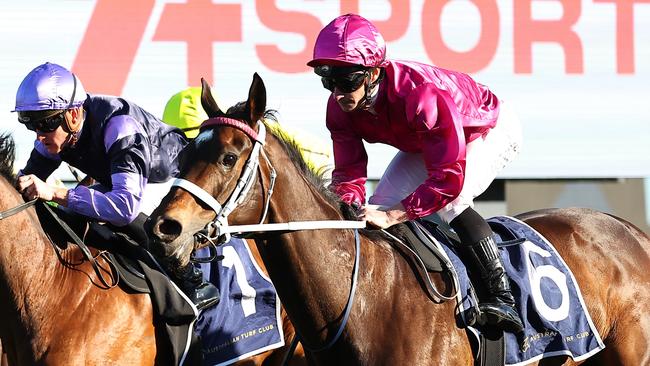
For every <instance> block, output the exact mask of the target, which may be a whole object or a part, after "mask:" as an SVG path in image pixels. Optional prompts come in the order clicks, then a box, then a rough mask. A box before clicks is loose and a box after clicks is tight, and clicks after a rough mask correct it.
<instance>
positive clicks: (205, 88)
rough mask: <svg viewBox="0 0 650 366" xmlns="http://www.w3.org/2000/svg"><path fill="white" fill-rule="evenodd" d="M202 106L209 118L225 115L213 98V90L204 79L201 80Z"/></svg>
mask: <svg viewBox="0 0 650 366" xmlns="http://www.w3.org/2000/svg"><path fill="white" fill-rule="evenodd" d="M201 106H203V110H204V111H205V113H206V114H207V115H208V117H216V116H218V115H220V114H223V113H222V112H221V109H219V106H218V105H217V102H216V101H215V100H214V97H213V96H212V88H210V84H208V82H207V81H205V79H204V78H201Z"/></svg>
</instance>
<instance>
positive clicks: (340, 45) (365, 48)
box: [307, 14, 387, 67]
mask: <svg viewBox="0 0 650 366" xmlns="http://www.w3.org/2000/svg"><path fill="white" fill-rule="evenodd" d="M386 64H387V62H386V42H385V41H384V37H382V36H381V34H380V33H379V31H378V30H377V28H375V26H374V25H373V24H372V23H370V21H368V20H367V19H366V18H363V17H361V16H359V15H356V14H345V15H341V16H339V17H337V18H336V19H334V20H333V21H332V22H331V23H330V24H328V25H327V26H325V28H323V29H322V30H321V31H320V33H319V34H318V38H317V39H316V44H315V45H314V59H313V60H311V61H309V62H308V63H307V66H311V67H316V66H321V65H330V66H350V65H361V66H364V67H378V66H386Z"/></svg>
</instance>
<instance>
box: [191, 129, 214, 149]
mask: <svg viewBox="0 0 650 366" xmlns="http://www.w3.org/2000/svg"><path fill="white" fill-rule="evenodd" d="M212 137H214V130H205V131H201V133H199V135H198V136H196V138H195V139H194V144H196V147H200V146H201V145H202V144H205V143H207V142H208V141H210V140H212Z"/></svg>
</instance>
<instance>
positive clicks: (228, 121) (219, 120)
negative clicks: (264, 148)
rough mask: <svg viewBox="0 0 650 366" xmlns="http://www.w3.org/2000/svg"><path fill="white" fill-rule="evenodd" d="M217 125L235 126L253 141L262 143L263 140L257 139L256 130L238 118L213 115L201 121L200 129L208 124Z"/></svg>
mask: <svg viewBox="0 0 650 366" xmlns="http://www.w3.org/2000/svg"><path fill="white" fill-rule="evenodd" d="M218 125H226V126H230V127H235V128H237V129H239V130H241V131H242V132H244V133H245V134H247V135H248V137H250V138H251V139H253V140H255V141H259V142H261V143H264V141H263V140H260V139H258V136H257V132H256V131H255V130H254V129H252V128H251V126H249V125H248V124H247V123H245V122H242V121H240V120H236V119H234V118H228V117H213V118H209V119H206V120H205V121H203V123H201V129H204V128H206V127H209V126H218Z"/></svg>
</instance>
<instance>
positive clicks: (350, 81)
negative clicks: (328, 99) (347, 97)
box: [320, 71, 369, 93]
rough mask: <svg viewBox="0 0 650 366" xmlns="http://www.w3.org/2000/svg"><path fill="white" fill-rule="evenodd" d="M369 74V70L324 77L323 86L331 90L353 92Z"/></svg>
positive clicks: (322, 79)
mask: <svg viewBox="0 0 650 366" xmlns="http://www.w3.org/2000/svg"><path fill="white" fill-rule="evenodd" d="M368 75H369V73H368V71H357V72H353V73H350V74H347V75H341V76H335V77H322V78H321V79H320V80H321V82H322V83H323V87H324V88H325V89H327V90H329V91H331V92H334V89H338V90H339V91H340V92H343V93H352V92H353V91H355V90H357V89H359V88H360V87H361V85H363V83H364V81H365V80H366V78H367V77H368Z"/></svg>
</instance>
